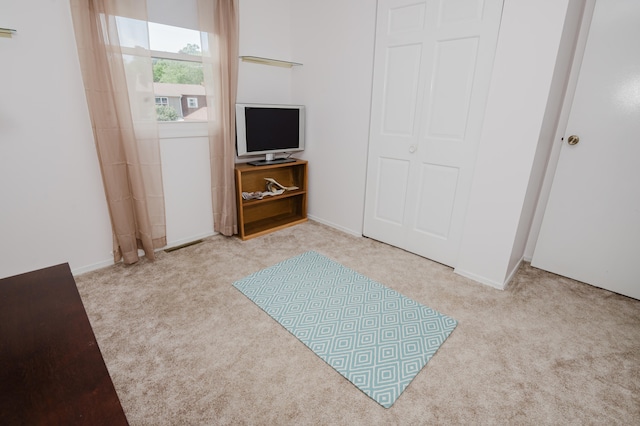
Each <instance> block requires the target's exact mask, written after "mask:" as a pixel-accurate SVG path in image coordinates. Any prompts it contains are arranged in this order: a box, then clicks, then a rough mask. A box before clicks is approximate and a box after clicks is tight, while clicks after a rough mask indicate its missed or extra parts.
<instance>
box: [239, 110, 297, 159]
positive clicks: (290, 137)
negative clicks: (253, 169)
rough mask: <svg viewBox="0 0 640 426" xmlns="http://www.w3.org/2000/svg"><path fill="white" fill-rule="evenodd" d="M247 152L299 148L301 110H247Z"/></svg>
mask: <svg viewBox="0 0 640 426" xmlns="http://www.w3.org/2000/svg"><path fill="white" fill-rule="evenodd" d="M244 114H245V128H246V132H247V133H246V138H247V152H264V151H272V150H285V151H286V150H288V149H296V148H298V140H299V139H298V137H299V135H300V110H298V109H293V108H254V107H246V108H245V113H244Z"/></svg>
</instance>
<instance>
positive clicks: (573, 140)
mask: <svg viewBox="0 0 640 426" xmlns="http://www.w3.org/2000/svg"><path fill="white" fill-rule="evenodd" d="M578 142H580V138H579V137H578V136H576V135H571V136H569V138H568V139H567V143H568V144H569V145H577V144H578Z"/></svg>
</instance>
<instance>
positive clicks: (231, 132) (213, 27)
mask: <svg viewBox="0 0 640 426" xmlns="http://www.w3.org/2000/svg"><path fill="white" fill-rule="evenodd" d="M198 16H199V20H200V31H201V33H202V35H203V37H202V38H203V40H202V52H203V53H202V62H203V69H204V80H205V89H206V94H207V105H209V108H208V109H207V114H208V122H209V152H210V156H211V198H212V203H213V229H214V230H215V231H217V232H220V233H221V234H223V235H234V234H237V233H238V219H237V213H236V199H235V176H234V166H235V140H236V127H235V120H236V116H235V103H236V94H237V87H238V38H239V37H238V34H239V29H238V28H239V24H238V22H239V13H238V0H198Z"/></svg>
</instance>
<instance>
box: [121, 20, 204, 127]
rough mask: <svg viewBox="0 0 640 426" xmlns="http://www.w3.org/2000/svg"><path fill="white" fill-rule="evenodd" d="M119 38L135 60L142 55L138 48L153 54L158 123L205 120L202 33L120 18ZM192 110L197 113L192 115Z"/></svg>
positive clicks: (152, 62) (124, 49)
mask: <svg viewBox="0 0 640 426" xmlns="http://www.w3.org/2000/svg"><path fill="white" fill-rule="evenodd" d="M118 35H119V36H120V44H121V45H122V49H123V52H127V54H128V55H130V56H132V57H135V56H139V55H140V53H137V52H139V51H138V49H139V46H148V48H149V50H150V51H151V64H152V71H153V91H154V94H155V105H156V117H157V119H158V121H203V120H206V116H207V113H206V106H207V105H206V96H205V95H206V93H205V89H204V74H203V70H202V61H201V58H202V47H201V46H202V43H201V41H200V37H201V34H200V32H199V31H196V30H191V29H188V28H180V27H174V26H171V25H164V24H158V23H155V22H145V21H140V20H136V19H131V18H124V17H119V18H118ZM131 62H132V61H131ZM183 98H186V99H187V104H186V105H183V104H182V101H181V99H183ZM185 107H186V108H185ZM198 107H200V108H199V109H198ZM191 108H194V109H198V111H196V112H191V113H190V112H189V109H191ZM183 109H184V110H183Z"/></svg>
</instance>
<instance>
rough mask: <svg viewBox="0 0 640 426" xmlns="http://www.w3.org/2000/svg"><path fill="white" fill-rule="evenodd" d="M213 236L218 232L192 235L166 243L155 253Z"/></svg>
mask: <svg viewBox="0 0 640 426" xmlns="http://www.w3.org/2000/svg"><path fill="white" fill-rule="evenodd" d="M214 235H218V232H205V233H204V234H199V235H192V236H191V237H186V238H181V239H179V240H176V241H171V242H169V243H167V245H166V246H164V247H162V248H159V249H156V250H155V251H162V250H168V249H170V248H173V247H178V246H181V245H183V244H187V243H191V242H194V241H198V240H201V239H203V238H208V237H213V236H214Z"/></svg>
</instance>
